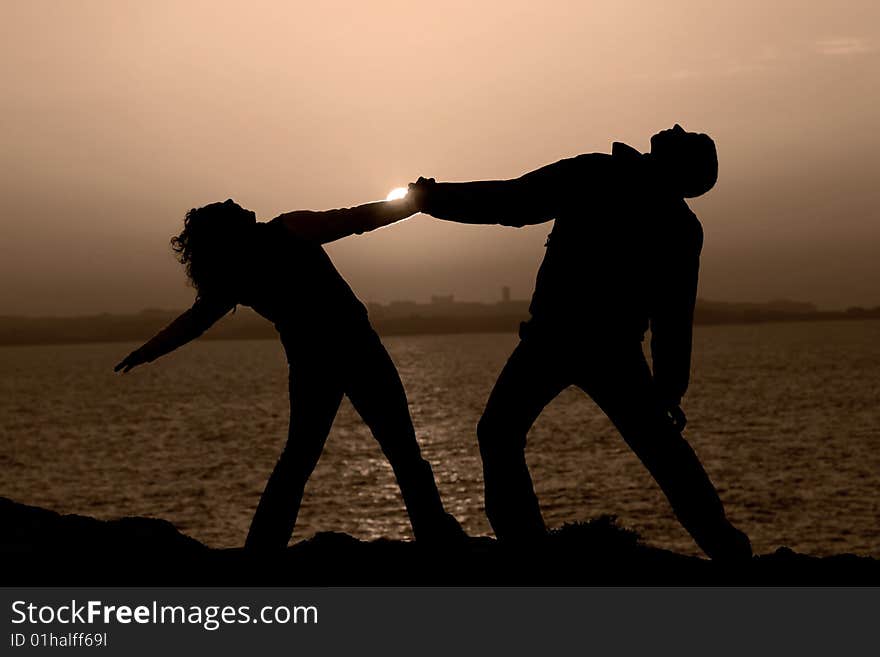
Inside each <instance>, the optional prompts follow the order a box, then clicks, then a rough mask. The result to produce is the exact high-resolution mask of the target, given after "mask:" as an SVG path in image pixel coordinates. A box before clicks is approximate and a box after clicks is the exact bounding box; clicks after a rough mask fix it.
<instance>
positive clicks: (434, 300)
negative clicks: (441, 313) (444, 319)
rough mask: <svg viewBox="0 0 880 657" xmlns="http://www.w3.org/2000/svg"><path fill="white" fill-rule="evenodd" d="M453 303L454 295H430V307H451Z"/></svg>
mask: <svg viewBox="0 0 880 657" xmlns="http://www.w3.org/2000/svg"><path fill="white" fill-rule="evenodd" d="M453 303H455V295H454V294H432V295H431V305H432V306H451V305H452V304H453Z"/></svg>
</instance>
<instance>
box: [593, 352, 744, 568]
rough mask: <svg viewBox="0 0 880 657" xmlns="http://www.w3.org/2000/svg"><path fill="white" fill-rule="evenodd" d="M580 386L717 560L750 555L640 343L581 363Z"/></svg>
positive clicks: (681, 517)
mask: <svg viewBox="0 0 880 657" xmlns="http://www.w3.org/2000/svg"><path fill="white" fill-rule="evenodd" d="M582 367H583V370H584V373H583V376H582V380H579V381H578V382H577V384H578V385H579V386H580V387H581V388H583V389H584V391H585V392H586V393H587V394H589V395H590V396H591V397H592V398H593V399H594V400H595V401H596V403H597V404H598V405H599V406H600V407H601V408H602V410H603V411H605V413H606V414H607V415H608V417H609V418H610V419H611V421H612V422H613V423H614V425H615V426H616V427H617V429H618V430H619V431H620V433H621V435H622V436H623V439H624V440H625V441H626V442H627V444H628V445H629V446H630V448H632V450H633V451H634V452H635V453H636V455H637V456H638V457H639V458H640V459H641V461H642V463H644V464H645V466H646V467H647V468H648V470H649V472H650V473H651V474H652V475H653V477H654V479H655V480H656V481H657V483H658V484H659V485H660V488H661V489H662V490H663V492H664V493H665V494H666V497H667V498H668V499H669V502H670V504H671V505H672V508H673V510H674V511H675V514H676V516H677V517H678V519H679V520H680V521H681V523H682V525H684V527H685V529H687V530H688V532H690V534H691V536H693V538H694V540H695V541H696V542H697V544H698V545H699V546H700V547H701V548H702V549H703V551H704V552H706V554H707V555H709V556H710V557H711V558H713V559H718V558H720V559H726V558H727V559H729V558H743V557H748V556H751V546H750V545H749V542H748V538H747V537H746V536H745V534H743V533H742V532H740V531H739V530H737V529H735V528H734V527H733V525H731V524H730V522H729V521H728V520H727V517H726V515H725V513H724V507H723V505H722V503H721V499H720V498H719V497H718V492H717V491H716V490H715V487H714V486H713V485H712V482H711V481H710V480H709V476H708V475H707V474H706V471H705V470H704V469H703V466H702V464H701V463H700V460H699V459H698V458H697V455H696V453H694V450H693V449H692V448H691V446H690V445H689V444H688V443H687V441H686V440H685V439H684V438H683V437H682V435H681V433H680V432H679V431H678V430H676V428H675V426H674V424H673V422H672V420H671V419H670V418H669V417H668V416H667V414H666V412H665V410H664V409H663V408H662V406H661V405H660V404H659V403H658V402H657V399H656V397H655V394H654V390H653V381H652V378H651V372H650V370H649V368H648V364H647V362H646V361H645V358H644V355H643V354H642V351H641V346H640V345H639V344H633V345H625V346H621V347H614V348H613V349H609V350H607V351H605V352H603V353H601V354H600V353H597V354H595V356H594V357H592V358H590V357H587V358H586V359H585V362H584V363H583V364H582Z"/></svg>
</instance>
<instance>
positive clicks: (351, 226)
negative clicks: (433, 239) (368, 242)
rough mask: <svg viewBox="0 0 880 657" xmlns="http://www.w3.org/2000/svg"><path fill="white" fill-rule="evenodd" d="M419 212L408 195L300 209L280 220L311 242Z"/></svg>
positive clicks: (362, 229) (381, 224)
mask: <svg viewBox="0 0 880 657" xmlns="http://www.w3.org/2000/svg"><path fill="white" fill-rule="evenodd" d="M415 212H416V209H415V206H414V205H413V203H412V202H411V200H410V199H409V198H408V197H404V198H402V199H399V200H396V201H376V202H374V203H365V204H364V205H358V206H356V207H353V208H341V209H339V210H325V211H323V212H316V211H313V210H298V211H296V212H287V213H285V214H282V215H279V216H278V217H276V218H275V219H273V220H272V221H273V222H280V223H281V224H283V225H284V227H285V228H286V229H287V230H288V232H290V234H292V235H293V236H294V237H296V238H298V239H301V240H305V241H308V242H317V243H319V244H326V243H327V242H333V241H334V240H338V239H341V238H343V237H348V236H349V235H354V234H360V233H365V232H367V231H371V230H375V229H376V228H381V227H382V226H387V225H388V224H393V223H394V222H396V221H400V220H401V219H406V218H407V217H409V216H410V215H412V214H414V213H415Z"/></svg>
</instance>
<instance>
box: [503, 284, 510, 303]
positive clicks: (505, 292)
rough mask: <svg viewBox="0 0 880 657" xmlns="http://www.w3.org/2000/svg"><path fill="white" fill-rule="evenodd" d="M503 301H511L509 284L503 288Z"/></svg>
mask: <svg viewBox="0 0 880 657" xmlns="http://www.w3.org/2000/svg"><path fill="white" fill-rule="evenodd" d="M501 303H510V286H508V285H505V286H504V287H502V288H501Z"/></svg>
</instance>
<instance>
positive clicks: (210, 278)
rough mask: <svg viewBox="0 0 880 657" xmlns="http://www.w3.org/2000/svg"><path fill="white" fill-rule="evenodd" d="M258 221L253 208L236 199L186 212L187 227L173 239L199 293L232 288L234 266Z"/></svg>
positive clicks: (185, 223) (173, 244) (184, 224)
mask: <svg viewBox="0 0 880 657" xmlns="http://www.w3.org/2000/svg"><path fill="white" fill-rule="evenodd" d="M256 221H257V217H256V215H255V214H254V213H253V212H252V211H250V210H246V209H245V208H243V207H241V206H240V205H238V204H237V203H235V202H234V201H233V200H232V199H228V200H226V201H224V202H222V203H211V204H210V205H206V206H204V207H202V208H193V209H192V210H190V211H189V212H187V213H186V217H185V218H184V220H183V230H182V231H181V232H180V235H177V236H176V237H172V238H171V248H172V249H173V250H174V252H175V253H176V254H177V259H178V260H179V261H180V263H181V264H182V265H184V266H185V267H186V275H187V277H188V278H189V280H190V282H191V283H192V284H193V287H195V288H196V290H197V291H198V294H199V296H202V295H203V294H205V293H206V292H209V291H215V290H216V291H218V292H220V293H223V292H224V291H228V290H229V287H230V285H231V284H232V283H234V280H235V275H234V265H235V263H236V261H237V260H238V258H240V254H241V249H242V248H243V244H244V240H245V239H246V238H247V236H248V234H249V233H250V230H251V228H252V227H253V226H254V224H256Z"/></svg>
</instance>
